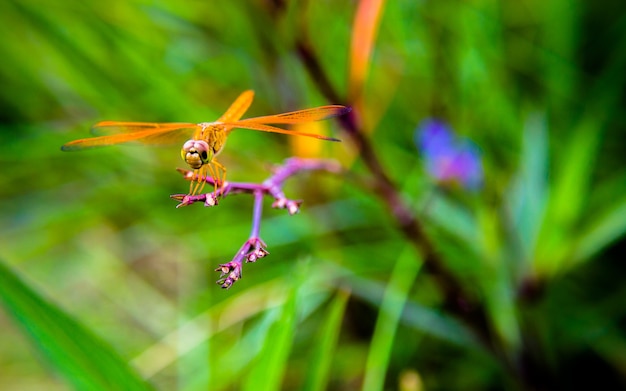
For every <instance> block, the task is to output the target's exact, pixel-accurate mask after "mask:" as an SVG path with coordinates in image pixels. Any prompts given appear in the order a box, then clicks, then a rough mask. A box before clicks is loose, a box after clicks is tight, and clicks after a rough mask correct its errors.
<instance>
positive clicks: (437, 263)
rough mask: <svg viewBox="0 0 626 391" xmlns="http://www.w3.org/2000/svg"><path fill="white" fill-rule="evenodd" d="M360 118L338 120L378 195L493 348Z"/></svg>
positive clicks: (476, 310) (301, 46)
mask: <svg viewBox="0 0 626 391" xmlns="http://www.w3.org/2000/svg"><path fill="white" fill-rule="evenodd" d="M296 48H297V51H298V53H299V55H300V59H301V61H302V63H303V64H304V66H305V68H306V69H307V71H308V73H309V74H310V77H311V79H312V80H313V81H314V83H316V84H317V86H318V88H319V90H320V91H321V92H322V94H323V95H324V96H325V97H326V98H327V99H328V100H329V101H331V102H334V103H340V102H342V101H343V99H341V98H340V96H339V94H338V93H337V92H336V90H335V89H334V88H333V86H332V84H331V83H330V81H329V79H328V77H327V76H326V74H325V73H324V71H323V69H322V67H321V65H320V63H319V61H318V59H317V56H316V55H315V54H314V52H313V50H312V49H311V46H310V44H308V42H307V41H305V40H304V39H303V38H302V37H301V38H300V39H299V40H298V41H297V43H296ZM350 103H351V102H348V104H347V106H351V105H350ZM358 115H359V113H358V112H357V110H354V109H353V110H352V112H350V113H348V114H346V115H343V116H341V117H338V120H339V122H340V123H341V125H342V127H343V128H344V130H345V132H346V134H347V136H348V137H349V138H350V141H351V142H352V143H353V144H354V145H355V147H356V148H357V149H358V151H359V155H360V157H361V159H362V160H363V162H364V164H365V165H366V167H367V169H368V170H369V172H370V174H371V176H372V184H373V187H374V191H375V194H376V195H377V196H378V197H379V198H380V199H381V200H382V201H383V202H384V204H385V205H386V206H387V208H388V209H389V211H390V213H391V214H392V216H393V217H394V219H395V221H396V224H397V226H398V228H399V229H400V231H401V232H402V233H403V234H404V236H405V237H406V239H407V240H408V241H409V242H410V243H411V244H412V245H413V246H414V247H415V248H416V249H417V250H418V251H419V252H420V254H421V255H422V257H423V258H424V262H425V263H424V264H425V268H426V270H427V271H428V272H429V273H430V274H431V275H432V276H433V277H434V278H435V280H436V281H437V283H438V284H439V286H440V288H441V290H442V292H443V294H444V297H445V304H444V306H445V308H446V309H448V310H450V311H451V312H452V313H454V314H456V315H457V316H459V317H460V318H461V319H463V320H464V321H465V322H466V323H467V324H468V325H469V326H470V327H471V328H472V329H473V330H474V332H475V333H476V334H477V336H478V337H479V338H480V340H481V341H482V342H483V343H484V344H485V346H487V347H490V348H492V349H493V348H494V347H493V346H492V341H491V335H490V332H489V330H490V328H489V325H488V321H487V316H486V313H485V310H484V308H483V307H482V306H480V305H479V303H478V302H477V301H476V300H475V299H474V298H473V296H472V295H470V294H469V292H467V291H466V290H465V289H464V287H463V286H462V284H461V282H460V281H459V280H458V279H457V277H456V276H455V275H454V274H453V273H452V272H451V271H450V270H449V269H448V268H447V267H446V265H445V263H444V262H443V260H442V259H441V258H440V256H439V254H438V253H437V251H436V250H435V246H434V245H433V243H432V242H431V240H430V238H429V237H428V236H427V235H426V233H425V230H424V227H423V226H422V224H421V222H420V221H419V220H418V219H417V218H416V216H415V214H414V213H413V212H412V210H411V208H410V207H409V206H408V205H407V204H406V203H405V202H404V201H403V199H402V197H401V195H400V192H399V191H398V189H397V187H396V185H395V184H394V183H393V181H392V180H391V178H390V177H389V175H388V174H387V172H386V171H385V169H384V168H383V166H382V164H381V162H380V160H379V158H378V156H377V154H376V152H375V149H374V147H373V146H372V144H371V143H370V141H369V139H368V138H367V137H366V135H365V134H366V133H365V132H364V131H363V127H362V125H361V124H360V123H359V117H358Z"/></svg>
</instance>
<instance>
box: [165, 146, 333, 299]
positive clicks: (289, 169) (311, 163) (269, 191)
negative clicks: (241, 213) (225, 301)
mask: <svg viewBox="0 0 626 391" xmlns="http://www.w3.org/2000/svg"><path fill="white" fill-rule="evenodd" d="M320 170H321V171H328V172H332V173H339V172H341V166H340V165H339V163H337V162H336V161H334V160H320V159H300V158H289V159H287V160H285V162H284V163H283V164H282V165H280V166H277V167H275V168H274V170H273V174H272V175H271V176H270V177H269V178H267V179H266V180H265V181H263V182H262V183H244V182H225V183H224V184H223V186H220V187H218V188H217V189H216V190H215V191H213V192H211V193H206V194H198V195H188V194H175V195H172V196H170V197H171V198H173V199H175V200H177V201H180V203H179V204H178V205H177V206H176V207H177V208H179V207H181V206H187V205H191V204H194V203H196V202H203V203H204V206H215V205H217V204H218V200H219V199H221V198H223V197H225V196H227V195H231V194H240V193H248V194H252V196H253V197H254V207H253V211H252V230H251V231H250V236H249V237H248V240H246V242H245V243H244V244H243V245H242V246H241V248H240V249H239V251H237V254H236V255H235V256H234V257H233V259H232V260H231V261H230V262H228V263H224V264H221V265H220V266H219V267H218V268H217V269H215V271H217V272H220V277H219V279H218V280H217V283H218V284H219V285H221V286H222V288H226V289H228V288H230V287H231V286H232V285H233V284H234V283H235V282H236V281H237V280H239V279H241V272H242V268H243V263H244V260H245V262H246V263H247V262H256V261H257V260H258V259H260V258H263V257H265V256H267V255H268V254H269V252H268V251H267V245H266V244H265V242H264V241H263V240H262V239H261V237H260V229H261V217H262V214H263V198H264V197H265V196H269V197H272V198H273V199H274V202H273V203H272V207H273V208H278V209H286V210H287V212H289V214H290V215H294V214H296V213H298V211H299V210H300V205H301V204H302V201H300V200H292V199H289V198H287V197H286V196H285V193H284V192H283V190H282V188H283V184H284V182H285V180H287V179H288V178H290V177H292V176H294V175H296V174H298V173H300V172H303V171H320ZM179 171H180V172H181V173H182V174H183V175H184V177H185V179H187V180H197V179H198V178H196V177H194V174H193V172H192V171H187V170H182V169H179ZM200 179H201V180H204V181H206V182H207V183H209V184H211V185H214V181H213V179H212V178H211V177H203V178H200Z"/></svg>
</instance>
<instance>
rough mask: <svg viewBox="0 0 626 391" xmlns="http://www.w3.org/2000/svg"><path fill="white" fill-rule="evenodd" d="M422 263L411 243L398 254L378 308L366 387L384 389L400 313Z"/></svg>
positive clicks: (367, 364)
mask: <svg viewBox="0 0 626 391" xmlns="http://www.w3.org/2000/svg"><path fill="white" fill-rule="evenodd" d="M421 266H422V262H421V259H420V258H419V257H418V256H417V254H415V252H414V251H413V249H412V248H411V247H407V248H406V249H405V250H403V252H402V254H400V255H399V256H398V259H397V261H396V266H395V267H394V269H393V273H392V275H391V278H390V279H389V282H388V283H387V287H386V288H385V294H384V296H383V301H382V303H381V306H380V311H379V312H378V319H377V320H376V328H375V329H374V335H373V336H372V344H371V347H370V351H369V354H368V356H367V363H366V368H365V379H364V380H363V390H382V389H383V385H384V383H385V374H386V373H387V367H388V366H389V359H390V357H391V353H392V349H393V340H394V338H395V336H396V330H397V328H398V324H399V322H400V317H401V316H402V312H403V310H404V306H405V304H406V301H407V296H408V294H409V290H410V289H411V286H413V282H414V281H415V278H416V277H417V273H418V272H419V270H420V268H421Z"/></svg>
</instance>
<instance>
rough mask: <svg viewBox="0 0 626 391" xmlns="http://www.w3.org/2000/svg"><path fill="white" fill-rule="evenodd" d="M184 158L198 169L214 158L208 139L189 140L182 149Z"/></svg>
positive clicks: (190, 165) (181, 153)
mask: <svg viewBox="0 0 626 391" xmlns="http://www.w3.org/2000/svg"><path fill="white" fill-rule="evenodd" d="M180 155H181V156H182V158H183V160H184V161H185V162H187V164H189V167H191V168H193V169H194V170H195V169H198V168H200V167H202V166H203V165H205V164H207V163H209V162H210V161H211V159H213V151H212V150H211V148H210V147H209V144H207V142H206V141H203V140H187V141H186V142H185V143H184V144H183V148H182V149H181V151H180Z"/></svg>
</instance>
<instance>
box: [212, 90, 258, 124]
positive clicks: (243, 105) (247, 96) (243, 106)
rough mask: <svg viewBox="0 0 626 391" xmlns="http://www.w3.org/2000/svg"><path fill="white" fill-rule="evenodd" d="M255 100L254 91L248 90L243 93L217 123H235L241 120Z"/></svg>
mask: <svg viewBox="0 0 626 391" xmlns="http://www.w3.org/2000/svg"><path fill="white" fill-rule="evenodd" d="M253 99H254V91H252V90H247V91H244V92H242V93H241V95H239V97H238V98H237V99H236V100H235V101H234V102H233V104H231V105H230V107H229V108H228V110H226V112H225V113H224V115H222V116H221V117H220V118H219V119H218V120H217V122H234V121H237V120H239V118H241V116H242V115H243V114H244V113H245V112H246V110H248V108H249V107H250V105H251V104H252V100H253Z"/></svg>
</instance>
